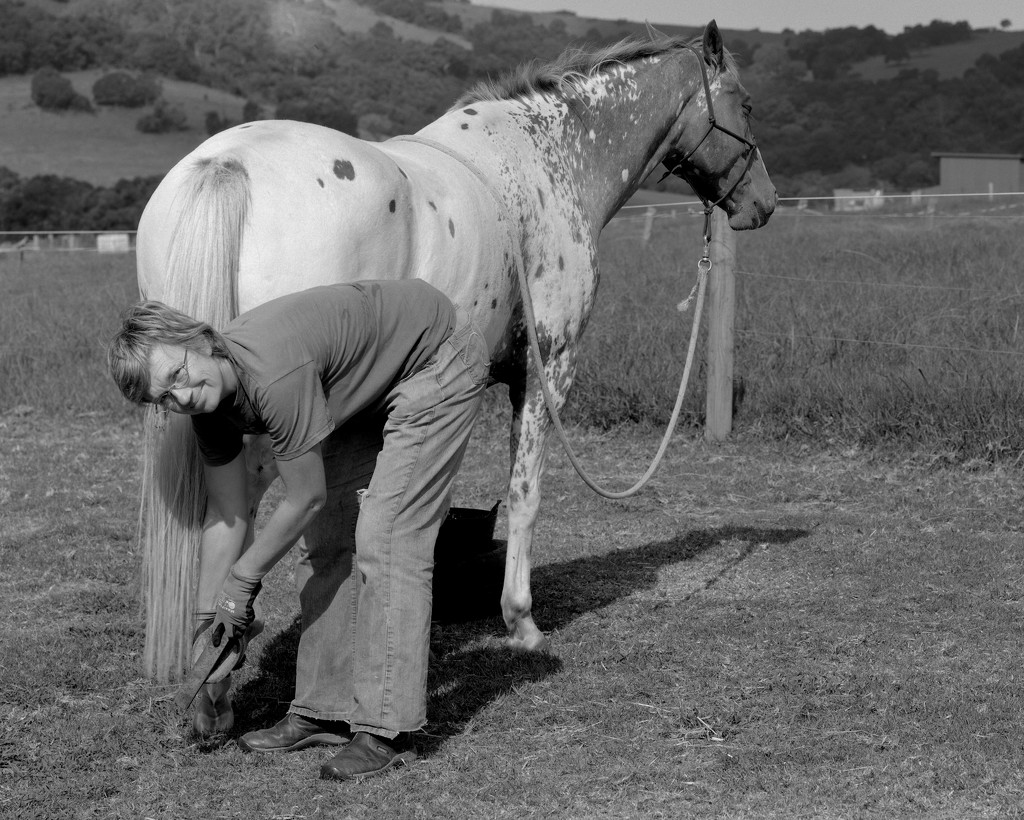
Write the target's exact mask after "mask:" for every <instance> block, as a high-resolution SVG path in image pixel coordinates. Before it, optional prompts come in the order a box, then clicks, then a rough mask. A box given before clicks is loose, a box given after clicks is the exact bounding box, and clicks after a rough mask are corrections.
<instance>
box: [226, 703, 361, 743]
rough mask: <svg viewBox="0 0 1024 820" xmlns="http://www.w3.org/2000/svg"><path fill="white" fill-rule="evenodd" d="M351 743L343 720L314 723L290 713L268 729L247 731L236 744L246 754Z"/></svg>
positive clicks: (316, 721) (317, 721) (314, 721)
mask: <svg viewBox="0 0 1024 820" xmlns="http://www.w3.org/2000/svg"><path fill="white" fill-rule="evenodd" d="M348 741H349V738H348V733H347V732H345V731H344V723H343V722H342V721H337V720H313V719H312V718H308V717H303V716H302V715H297V714H295V713H294V712H289V713H288V714H287V715H285V716H284V717H283V718H281V720H279V721H278V722H277V723H276V724H274V725H273V726H271V727H270V728H269V729H260V730H259V731H257V732H248V733H247V734H244V735H242V736H241V737H240V738H238V741H237V742H238V746H239V748H241V750H242V751H243V752H297V751H298V750H299V749H305V748H306V747H308V746H342V745H344V744H346V743H348Z"/></svg>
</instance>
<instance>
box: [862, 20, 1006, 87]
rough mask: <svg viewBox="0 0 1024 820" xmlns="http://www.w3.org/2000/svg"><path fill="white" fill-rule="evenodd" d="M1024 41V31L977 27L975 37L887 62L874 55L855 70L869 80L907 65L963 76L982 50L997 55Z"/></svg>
mask: <svg viewBox="0 0 1024 820" xmlns="http://www.w3.org/2000/svg"><path fill="white" fill-rule="evenodd" d="M1021 44H1024V31H995V30H985V31H976V32H975V33H974V37H972V38H971V39H970V40H968V41H966V42H963V43H950V44H949V45H944V46H933V47H931V48H925V49H920V50H917V51H915V52H913V53H912V54H911V55H910V58H909V59H907V60H904V61H901V62H898V63H895V62H890V63H887V62H885V59H884V58H883V57H881V56H878V57H872V58H871V59H869V60H865V61H863V62H860V63H856V64H855V65H854V66H853V69H852V70H853V73H854V74H856V75H857V76H859V77H861V78H862V79H864V80H868V81H873V80H891V79H892V78H893V77H895V76H897V75H898V74H899V73H900V72H901V71H906V70H908V69H917V70H919V71H935V72H936V73H937V74H938V75H939V78H940V79H943V80H948V79H952V78H954V77H962V76H963V75H964V72H965V71H967V69H969V68H972V67H973V66H974V64H975V63H976V62H977V61H978V58H979V57H981V56H982V55H983V54H991V55H993V56H996V55H999V54H1002V53H1004V52H1006V51H1009V50H1010V49H1012V48H1016V47H1017V46H1019V45H1021Z"/></svg>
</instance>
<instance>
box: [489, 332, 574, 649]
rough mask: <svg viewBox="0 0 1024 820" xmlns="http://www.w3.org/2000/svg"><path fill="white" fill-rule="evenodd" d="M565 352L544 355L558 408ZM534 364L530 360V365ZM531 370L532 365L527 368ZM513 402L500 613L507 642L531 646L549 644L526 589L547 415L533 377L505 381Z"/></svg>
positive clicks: (567, 376)
mask: <svg viewBox="0 0 1024 820" xmlns="http://www.w3.org/2000/svg"><path fill="white" fill-rule="evenodd" d="M570 359H571V357H570V356H569V354H568V353H566V352H564V351H563V352H562V353H561V354H559V355H557V356H554V357H552V358H551V359H549V361H548V366H547V379H548V384H549V385H550V386H551V391H552V398H553V399H554V400H555V405H556V409H557V410H561V408H562V406H563V405H564V403H565V398H566V394H567V393H568V390H569V385H570V384H571V382H572V376H571V373H572V367H571V365H570V364H569V362H570ZM530 367H531V369H532V364H531V365H530ZM531 372H532V371H531ZM509 400H510V401H511V403H512V433H511V441H510V444H511V456H512V467H511V476H510V479H509V489H508V551H507V552H506V554H505V583H504V586H503V587H502V591H501V613H502V616H503V617H504V619H505V626H506V627H507V628H508V642H509V646H510V647H511V648H512V649H514V650H519V651H524V652H535V651H541V650H544V649H547V647H548V639H547V638H546V637H545V636H544V633H543V632H541V631H540V629H539V628H538V627H537V624H536V623H535V622H534V620H533V613H532V607H533V597H532V593H531V591H530V570H531V552H532V548H533V531H534V525H535V524H536V523H537V515H538V513H539V511H540V499H541V491H540V480H541V474H542V473H543V470H544V464H545V462H546V460H547V447H546V446H545V445H546V442H547V435H548V432H549V431H550V429H551V419H550V417H549V416H548V411H547V408H546V407H545V405H544V396H543V394H542V393H541V391H540V387H539V385H538V384H537V383H536V380H535V378H530V379H526V378H525V376H524V379H523V381H520V382H518V383H516V382H513V383H512V384H510V385H509Z"/></svg>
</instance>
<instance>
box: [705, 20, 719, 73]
mask: <svg viewBox="0 0 1024 820" xmlns="http://www.w3.org/2000/svg"><path fill="white" fill-rule="evenodd" d="M723 50H724V47H723V45H722V32H720V31H719V30H718V23H716V22H715V21H714V20H712V21H711V22H710V23H708V24H707V25H706V26H705V27H704V62H706V63H707V64H708V65H713V66H716V67H717V66H720V65H721V64H722V57H723V54H722V52H723Z"/></svg>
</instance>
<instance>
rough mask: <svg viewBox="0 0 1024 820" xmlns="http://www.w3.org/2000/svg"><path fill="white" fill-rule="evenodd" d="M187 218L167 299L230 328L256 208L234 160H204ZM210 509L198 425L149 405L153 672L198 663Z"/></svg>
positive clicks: (190, 178) (190, 186)
mask: <svg viewBox="0 0 1024 820" xmlns="http://www.w3.org/2000/svg"><path fill="white" fill-rule="evenodd" d="M177 197H178V200H180V201H177V202H176V208H177V211H178V213H179V214H180V217H179V219H178V221H177V224H176V225H175V226H174V230H173V233H172V234H171V240H170V244H169V253H168V257H167V270H166V275H165V277H164V301H165V302H166V303H167V304H169V305H171V306H173V307H176V308H178V309H179V310H181V311H183V312H184V313H186V314H188V315H189V316H192V317H193V318H195V319H198V320H200V321H204V322H209V323H210V324H211V325H213V327H215V328H222V327H223V326H224V325H225V324H227V323H228V322H229V321H230V320H231V319H233V318H234V317H235V316H236V315H237V313H238V265H239V255H240V252H241V246H242V231H243V230H244V227H245V222H246V218H247V214H248V211H249V205H250V193H249V176H248V173H247V172H246V170H245V167H244V166H243V165H242V163H241V162H240V161H238V160H236V159H232V158H220V159H212V158H207V159H202V160H199V161H197V162H196V163H195V164H194V165H193V166H192V167H191V168H190V169H189V170H188V171H187V173H186V175H185V179H184V181H183V182H182V184H181V189H180V190H179V192H178V194H177ZM205 508H206V487H205V485H204V483H203V473H202V463H201V461H200V458H199V454H198V448H197V447H196V444H195V437H194V436H193V435H192V423H191V420H190V419H189V418H188V417H187V416H181V415H178V414H175V413H169V414H166V418H161V417H160V414H158V413H156V412H155V411H152V410H151V411H150V413H149V416H148V418H147V420H146V436H145V445H144V461H143V485H142V507H141V510H140V519H139V538H140V542H141V544H142V557H143V565H142V593H143V600H144V602H145V607H146V643H145V650H144V652H143V670H144V672H145V674H147V675H149V676H151V677H153V678H156V679H157V680H158V681H161V682H168V681H171V680H176V679H178V678H179V677H180V676H181V674H182V673H183V672H184V670H186V669H187V668H188V667H189V666H190V664H191V660H192V659H191V651H192V628H193V611H194V610H195V588H196V581H197V575H198V557H199V540H200V535H201V531H202V524H203V516H204V514H205Z"/></svg>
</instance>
